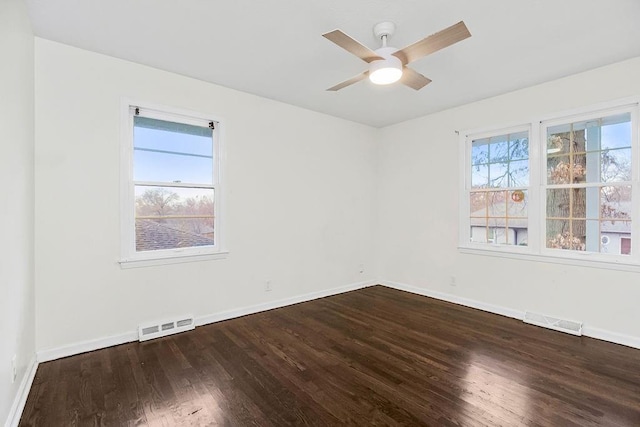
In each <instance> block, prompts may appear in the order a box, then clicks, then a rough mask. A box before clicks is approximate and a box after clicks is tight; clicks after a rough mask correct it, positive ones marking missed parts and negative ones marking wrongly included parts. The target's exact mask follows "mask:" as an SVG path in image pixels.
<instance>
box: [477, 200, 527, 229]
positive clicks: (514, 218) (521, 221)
mask: <svg viewBox="0 0 640 427" xmlns="http://www.w3.org/2000/svg"><path fill="white" fill-rule="evenodd" d="M507 206H508V208H507ZM507 209H508V211H507ZM489 213H490V215H491V218H489V219H488V221H489V222H488V223H487V218H486V217H485V215H486V214H487V211H486V210H485V209H479V210H477V211H475V212H472V213H471V225H472V226H474V227H486V226H487V225H489V226H490V227H505V226H506V217H507V215H508V216H509V227H510V228H527V226H528V222H529V220H528V218H527V206H526V204H525V203H524V202H522V203H513V202H509V204H506V203H505V202H499V203H494V204H492V205H491V206H489ZM494 217H495V218H494ZM518 217H519V218H518Z"/></svg>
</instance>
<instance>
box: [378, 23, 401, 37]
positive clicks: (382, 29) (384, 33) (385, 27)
mask: <svg viewBox="0 0 640 427" xmlns="http://www.w3.org/2000/svg"><path fill="white" fill-rule="evenodd" d="M395 32H396V24H394V23H393V22H390V21H384V22H379V23H377V24H376V25H374V26H373V34H374V35H375V36H376V38H377V39H382V38H383V37H387V38H389V37H391V36H392V35H393V33H395Z"/></svg>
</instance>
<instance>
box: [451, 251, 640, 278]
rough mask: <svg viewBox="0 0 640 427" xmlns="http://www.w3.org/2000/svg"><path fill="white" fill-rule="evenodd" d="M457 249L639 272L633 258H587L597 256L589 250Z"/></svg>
mask: <svg viewBox="0 0 640 427" xmlns="http://www.w3.org/2000/svg"><path fill="white" fill-rule="evenodd" d="M458 251H459V252H460V253H462V254H470V255H483V256H491V257H498V258H510V259H517V260H524V261H533V262H543V263H549V264H563V265H572V266H575V267H590V268H601V269H607V270H619V271H632V272H640V265H639V264H636V263H634V262H633V260H629V261H626V260H620V259H619V258H615V259H611V260H603V259H602V258H598V259H589V258H590V257H594V256H599V254H593V253H590V252H587V253H583V252H581V253H576V254H566V255H565V256H552V255H546V254H533V253H530V252H529V253H524V252H508V251H506V250H504V249H501V248H500V247H499V246H497V247H494V248H477V247H466V246H458Z"/></svg>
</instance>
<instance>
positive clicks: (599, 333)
mask: <svg viewBox="0 0 640 427" xmlns="http://www.w3.org/2000/svg"><path fill="white" fill-rule="evenodd" d="M380 284H381V285H384V286H387V287H389V288H393V289H398V290H401V291H406V292H411V293H413V294H417V295H422V296H425V297H430V298H435V299H439V300H442V301H447V302H451V303H454V304H458V305H464V306H465V307H471V308H476V309H478V310H482V311H486V312H489V313H494V314H499V315H501V316H506V317H511V318H514V319H518V320H523V319H524V313H525V312H524V311H523V310H516V309H512V308H507V307H502V306H499V305H494V304H489V303H486V302H482V301H476V300H473V299H470V298H464V297H460V296H458V295H452V294H448V293H445V292H438V291H432V290H429V289H425V288H420V287H417V286H412V285H407V284H404V283H398V282H390V281H388V280H383V281H381V282H380ZM582 335H584V336H587V337H591V338H595V339H599V340H602V341H607V342H612V343H614V344H621V345H625V346H627V347H632V348H637V349H640V337H634V336H632V335H625V334H620V333H618V332H612V331H607V330H606V329H600V328H595V327H590V326H589V325H586V324H585V325H583V326H582Z"/></svg>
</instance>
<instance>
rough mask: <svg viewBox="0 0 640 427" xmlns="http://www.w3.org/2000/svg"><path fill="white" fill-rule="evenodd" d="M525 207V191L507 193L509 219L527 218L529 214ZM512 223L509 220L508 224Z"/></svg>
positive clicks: (526, 202)
mask: <svg viewBox="0 0 640 427" xmlns="http://www.w3.org/2000/svg"><path fill="white" fill-rule="evenodd" d="M527 206H528V198H527V191H526V190H515V191H510V192H509V197H508V198H507V212H508V213H509V215H508V216H509V218H526V217H528V216H529V212H528V209H527ZM512 221H513V220H512V219H510V220H509V222H510V223H511V222H512Z"/></svg>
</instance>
